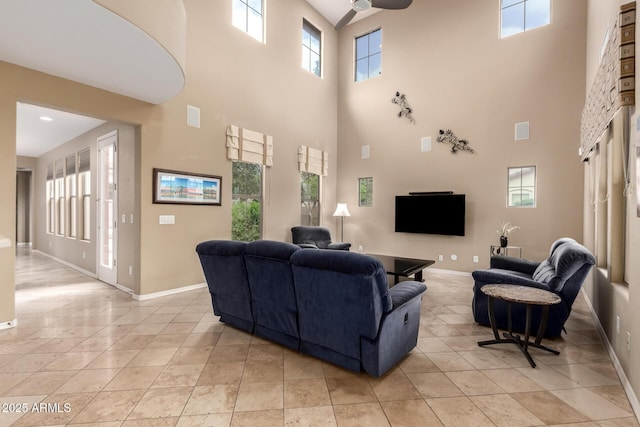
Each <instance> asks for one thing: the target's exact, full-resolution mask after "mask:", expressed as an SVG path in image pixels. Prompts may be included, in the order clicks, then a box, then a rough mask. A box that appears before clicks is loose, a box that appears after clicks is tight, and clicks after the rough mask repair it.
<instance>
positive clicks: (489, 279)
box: [472, 270, 550, 291]
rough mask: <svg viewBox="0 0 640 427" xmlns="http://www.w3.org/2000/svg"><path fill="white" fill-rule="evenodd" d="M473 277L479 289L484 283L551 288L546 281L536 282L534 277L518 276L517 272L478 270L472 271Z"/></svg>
mask: <svg viewBox="0 0 640 427" xmlns="http://www.w3.org/2000/svg"><path fill="white" fill-rule="evenodd" d="M472 276H473V279H474V280H475V286H476V289H477V290H480V288H481V287H482V286H483V285H489V284H491V285H500V284H506V285H520V286H529V287H531V288H538V289H544V290H545V291H548V290H550V289H549V286H547V285H546V284H545V283H540V282H536V281H535V280H532V279H527V278H526V277H522V276H518V275H516V274H509V273H505V272H504V271H493V270H476V271H474V272H473V273H472Z"/></svg>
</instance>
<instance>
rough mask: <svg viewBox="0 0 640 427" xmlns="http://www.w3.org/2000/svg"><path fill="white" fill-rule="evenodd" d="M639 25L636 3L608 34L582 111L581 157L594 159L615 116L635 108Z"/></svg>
mask: <svg viewBox="0 0 640 427" xmlns="http://www.w3.org/2000/svg"><path fill="white" fill-rule="evenodd" d="M635 22H636V3H635V2H632V3H627V4H625V5H623V6H621V7H620V17H619V19H618V20H617V21H616V23H615V24H614V26H613V28H611V29H610V30H609V33H608V34H607V37H608V39H607V40H606V42H605V44H604V45H603V51H602V60H601V62H600V68H599V69H598V72H597V74H596V76H595V78H594V81H593V85H592V86H591V90H590V91H589V94H588V95H587V100H586V102H585V105H584V109H583V110H582V120H581V125H580V156H581V157H582V159H583V160H584V159H586V158H588V157H589V156H590V155H591V152H592V151H593V149H594V147H595V146H596V143H597V142H598V140H599V139H600V138H601V137H602V135H603V134H604V133H605V131H606V130H607V127H608V126H609V123H611V120H612V119H613V116H615V114H616V113H617V112H618V111H619V110H620V109H621V108H622V107H625V106H629V105H635Z"/></svg>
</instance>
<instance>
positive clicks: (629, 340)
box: [627, 331, 631, 351]
mask: <svg viewBox="0 0 640 427" xmlns="http://www.w3.org/2000/svg"><path fill="white" fill-rule="evenodd" d="M627 351H631V332H629V331H627Z"/></svg>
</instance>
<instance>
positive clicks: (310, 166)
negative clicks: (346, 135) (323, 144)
mask: <svg viewBox="0 0 640 427" xmlns="http://www.w3.org/2000/svg"><path fill="white" fill-rule="evenodd" d="M298 170H299V171H300V172H308V173H313V174H316V175H320V176H327V174H328V173H329V154H328V153H327V152H326V151H322V150H317V149H315V148H311V147H307V146H306V145H301V146H299V147H298Z"/></svg>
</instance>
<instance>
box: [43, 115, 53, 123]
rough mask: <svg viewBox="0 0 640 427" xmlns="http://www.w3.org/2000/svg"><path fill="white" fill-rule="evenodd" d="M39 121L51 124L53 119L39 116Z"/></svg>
mask: <svg viewBox="0 0 640 427" xmlns="http://www.w3.org/2000/svg"><path fill="white" fill-rule="evenodd" d="M40 120H44V121H45V122H52V121H53V119H52V118H51V117H48V116H40Z"/></svg>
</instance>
